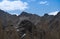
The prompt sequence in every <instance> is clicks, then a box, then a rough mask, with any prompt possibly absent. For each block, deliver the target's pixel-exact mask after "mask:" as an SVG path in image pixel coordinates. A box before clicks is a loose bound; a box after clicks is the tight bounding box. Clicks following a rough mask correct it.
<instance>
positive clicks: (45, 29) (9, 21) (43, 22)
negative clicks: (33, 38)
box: [0, 10, 60, 39]
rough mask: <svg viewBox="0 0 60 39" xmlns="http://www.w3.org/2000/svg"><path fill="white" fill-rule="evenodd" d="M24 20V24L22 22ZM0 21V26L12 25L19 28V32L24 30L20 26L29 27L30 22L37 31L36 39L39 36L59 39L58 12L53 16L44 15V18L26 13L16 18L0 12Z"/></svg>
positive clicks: (59, 18) (59, 24) (59, 22)
mask: <svg viewBox="0 0 60 39" xmlns="http://www.w3.org/2000/svg"><path fill="white" fill-rule="evenodd" d="M24 20H25V22H22V21H24ZM26 20H28V21H30V22H28V21H26ZM0 21H2V25H3V27H4V28H5V27H6V26H11V25H13V26H14V27H19V29H20V30H22V29H24V28H23V27H21V26H20V25H22V24H25V23H28V25H29V23H31V22H32V23H31V24H32V25H35V27H36V28H35V30H37V33H39V34H37V33H36V34H37V35H39V36H40V37H38V39H39V38H40V39H41V36H42V38H45V39H60V37H59V36H60V12H58V14H57V15H55V16H53V15H48V14H44V16H38V15H36V14H30V13H27V12H22V13H21V14H20V15H19V16H16V15H11V14H8V12H5V11H3V10H0ZM21 22H22V24H21ZM31 24H30V26H31ZM26 26H27V25H26ZM30 26H29V27H30ZM20 27H21V28H20ZM32 27H33V26H32ZM30 28H31V27H30ZM35 32H36V31H35ZM57 36H58V37H57Z"/></svg>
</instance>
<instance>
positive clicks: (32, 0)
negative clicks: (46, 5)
mask: <svg viewBox="0 0 60 39" xmlns="http://www.w3.org/2000/svg"><path fill="white" fill-rule="evenodd" d="M35 1H36V0H27V2H35Z"/></svg>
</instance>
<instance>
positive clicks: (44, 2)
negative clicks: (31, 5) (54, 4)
mask: <svg viewBox="0 0 60 39" xmlns="http://www.w3.org/2000/svg"><path fill="white" fill-rule="evenodd" d="M39 4H41V5H48V1H40V2H39Z"/></svg>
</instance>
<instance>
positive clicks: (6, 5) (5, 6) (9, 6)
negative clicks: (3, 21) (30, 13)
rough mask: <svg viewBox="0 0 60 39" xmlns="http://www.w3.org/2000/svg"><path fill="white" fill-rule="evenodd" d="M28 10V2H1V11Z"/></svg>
mask: <svg viewBox="0 0 60 39" xmlns="http://www.w3.org/2000/svg"><path fill="white" fill-rule="evenodd" d="M27 8H28V3H27V2H22V1H21V0H16V1H8V0H3V1H2V2H0V9H2V10H7V11H8V10H21V11H22V10H25V9H27Z"/></svg>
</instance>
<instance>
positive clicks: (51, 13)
mask: <svg viewBox="0 0 60 39" xmlns="http://www.w3.org/2000/svg"><path fill="white" fill-rule="evenodd" d="M58 12H59V11H55V12H50V13H49V15H56V14H57V13H58Z"/></svg>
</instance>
